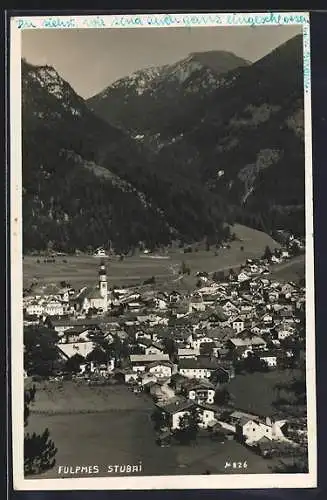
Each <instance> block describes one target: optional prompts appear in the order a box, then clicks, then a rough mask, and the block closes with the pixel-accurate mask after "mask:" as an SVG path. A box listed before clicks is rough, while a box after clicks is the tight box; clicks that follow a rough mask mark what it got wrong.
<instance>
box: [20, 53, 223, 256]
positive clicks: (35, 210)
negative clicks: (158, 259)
mask: <svg viewBox="0 0 327 500" xmlns="http://www.w3.org/2000/svg"><path fill="white" fill-rule="evenodd" d="M22 105H23V113H22V120H23V217H24V225H23V226H24V250H25V251H29V250H32V249H37V250H39V249H44V248H46V247H47V245H48V244H49V241H50V244H54V246H55V247H56V248H57V249H61V250H73V249H75V248H79V249H85V248H87V247H89V246H90V247H96V246H99V245H106V244H107V242H108V240H110V241H111V243H112V245H113V246H114V248H115V249H116V250H117V251H128V250H129V249H131V248H135V247H136V246H137V245H138V244H139V242H143V243H144V244H145V245H146V246H150V247H153V246H155V245H157V244H167V243H169V242H170V241H171V240H172V239H174V238H176V237H179V238H183V239H186V240H189V239H192V237H193V238H200V237H203V236H204V235H205V234H206V233H207V232H211V233H212V232H213V233H215V232H216V230H219V228H220V229H221V227H222V221H223V217H222V215H221V214H219V213H218V212H217V211H216V212H215V210H214V206H215V202H211V201H210V196H209V198H207V195H206V193H205V190H204V189H203V188H202V187H198V186H195V185H193V184H192V182H191V181H190V182H188V181H185V179H183V178H182V177H181V176H180V175H179V174H178V173H176V174H173V173H171V174H170V175H169V174H166V173H165V172H164V169H158V173H157V174H156V173H155V172H153V168H152V164H151V160H150V159H149V157H148V155H147V152H146V151H145V150H144V149H143V148H142V147H141V146H140V145H139V144H138V143H137V142H136V141H134V140H133V139H131V138H130V137H129V136H128V135H127V134H126V133H124V132H123V131H121V130H119V129H118V128H116V127H113V126H110V125H109V124H108V123H106V122H104V121H102V120H101V119H100V118H98V117H96V116H95V115H94V114H93V113H92V112H91V111H90V110H89V109H88V108H87V106H86V104H85V102H84V101H83V99H82V98H80V97H79V96H77V95H76V93H75V92H74V91H73V89H72V88H71V87H70V86H69V84H68V83H67V82H65V81H64V80H63V79H62V78H61V77H60V76H59V75H58V73H57V72H56V71H55V70H54V69H53V68H51V67H48V66H43V67H35V66H32V65H30V64H28V63H26V62H25V61H22ZM221 213H222V212H221Z"/></svg>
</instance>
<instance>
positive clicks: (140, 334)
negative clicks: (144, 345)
mask: <svg viewBox="0 0 327 500" xmlns="http://www.w3.org/2000/svg"><path fill="white" fill-rule="evenodd" d="M144 339H147V340H152V335H151V333H150V332H148V331H145V330H138V331H137V332H136V333H135V340H139V341H142V340H144Z"/></svg>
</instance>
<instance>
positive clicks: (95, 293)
mask: <svg viewBox="0 0 327 500" xmlns="http://www.w3.org/2000/svg"><path fill="white" fill-rule="evenodd" d="M102 298H103V297H102V295H101V293H100V290H99V289H98V288H97V287H86V288H85V289H84V290H83V291H82V292H81V293H79V294H78V295H77V297H76V300H77V301H82V300H84V299H89V300H92V299H102Z"/></svg>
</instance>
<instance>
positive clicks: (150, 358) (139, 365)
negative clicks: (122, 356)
mask: <svg viewBox="0 0 327 500" xmlns="http://www.w3.org/2000/svg"><path fill="white" fill-rule="evenodd" d="M129 358H130V363H131V365H132V370H133V371H136V372H138V371H142V372H143V371H145V370H146V368H147V367H148V366H149V365H150V364H151V363H154V362H155V361H169V355H168V354H131V355H130V357H129Z"/></svg>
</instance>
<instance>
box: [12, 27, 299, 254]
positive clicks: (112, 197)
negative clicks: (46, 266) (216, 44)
mask: <svg viewBox="0 0 327 500" xmlns="http://www.w3.org/2000/svg"><path fill="white" fill-rule="evenodd" d="M302 66H303V60H302V38H301V36H298V37H295V38H293V39H291V40H289V41H288V42H286V43H285V44H283V45H282V46H280V47H278V48H277V49H276V50H274V51H272V52H271V53H270V54H268V55H267V56H265V57H264V58H262V59H261V60H259V61H257V62H256V63H254V64H249V63H248V62H247V61H244V60H240V59H239V58H237V57H236V56H235V55H234V54H229V53H225V52H219V51H218V52H217V51H213V52H209V53H195V54H190V55H189V56H188V57H187V58H185V59H183V60H182V61H179V62H177V63H176V64H173V65H169V66H164V67H160V68H151V69H147V70H141V71H139V72H137V73H135V74H133V75H132V76H131V77H129V78H125V79H121V80H119V81H118V82H116V83H115V84H113V85H111V86H110V87H109V88H108V89H106V90H105V91H104V92H103V93H101V94H100V95H99V96H95V97H94V98H93V99H91V100H90V101H88V102H85V101H84V100H83V99H82V98H81V97H79V96H78V95H77V94H76V93H75V92H74V90H73V89H72V88H71V87H70V85H69V84H68V83H67V82H65V81H64V80H63V79H62V78H61V77H60V76H59V75H58V73H57V72H56V71H55V69H54V68H52V67H49V66H39V67H36V66H32V65H30V64H28V63H26V61H22V108H23V114H22V120H23V217H24V250H25V251H30V250H32V249H36V250H40V249H44V248H46V247H47V245H48V243H49V241H50V244H53V245H54V246H55V247H56V248H57V249H58V250H64V251H69V250H73V249H76V248H79V249H81V250H83V249H86V248H88V247H93V248H94V247H96V246H100V245H106V244H107V243H108V241H111V243H112V246H113V247H114V248H115V249H116V250H117V251H119V252H127V251H129V250H131V249H133V248H135V247H137V246H139V244H140V242H142V243H143V244H144V245H146V246H149V247H152V248H154V247H156V246H158V245H166V244H169V243H170V242H171V241H172V240H175V239H180V240H182V241H183V242H191V241H196V240H201V239H203V238H205V237H206V238H207V239H208V240H211V241H212V242H213V243H214V242H218V241H221V240H222V239H224V238H227V237H228V236H229V230H228V229H226V222H227V223H228V224H231V223H233V222H235V221H238V222H240V223H242V224H245V225H249V226H251V227H253V228H256V229H260V230H264V231H265V232H268V233H270V234H271V235H272V234H273V232H274V231H275V230H276V229H280V228H283V229H288V230H290V231H293V232H295V233H296V234H301V235H303V234H304V213H305V210H304V116H303V115H304V112H303V107H304V105H303V67H302ZM124 103H126V104H124ZM96 108H97V109H96ZM100 110H101V113H100ZM95 111H97V113H95ZM99 114H101V116H99ZM104 118H105V119H104ZM110 121H112V123H110Z"/></svg>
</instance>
